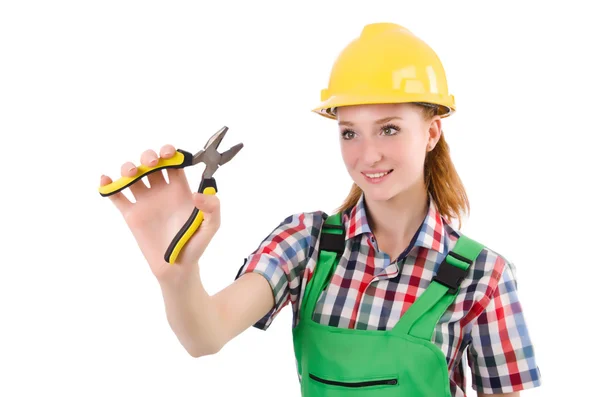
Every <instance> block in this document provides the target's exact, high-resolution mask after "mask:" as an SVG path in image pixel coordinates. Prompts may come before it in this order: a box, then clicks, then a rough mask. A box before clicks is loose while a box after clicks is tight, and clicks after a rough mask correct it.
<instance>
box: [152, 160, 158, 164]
mask: <svg viewBox="0 0 600 397" xmlns="http://www.w3.org/2000/svg"><path fill="white" fill-rule="evenodd" d="M157 163H158V159H154V160H152V161H151V162H150V165H156V164H157Z"/></svg>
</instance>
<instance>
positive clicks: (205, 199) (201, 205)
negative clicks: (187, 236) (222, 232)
mask: <svg viewBox="0 0 600 397" xmlns="http://www.w3.org/2000/svg"><path fill="white" fill-rule="evenodd" d="M192 197H193V200H194V206H195V207H196V208H198V209H199V210H200V211H202V212H203V214H204V221H203V223H204V222H206V223H207V224H208V225H210V226H211V228H212V227H214V228H218V227H219V224H220V222H221V208H220V207H221V205H220V201H219V198H218V197H217V196H216V195H214V194H203V193H198V192H194V194H193V195H192Z"/></svg>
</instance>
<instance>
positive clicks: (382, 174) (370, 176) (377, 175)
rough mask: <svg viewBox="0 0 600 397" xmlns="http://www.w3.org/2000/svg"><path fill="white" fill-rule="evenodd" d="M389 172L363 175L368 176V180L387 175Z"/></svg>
mask: <svg viewBox="0 0 600 397" xmlns="http://www.w3.org/2000/svg"><path fill="white" fill-rule="evenodd" d="M389 173H390V172H389V171H388V172H379V173H377V174H365V175H366V176H368V177H369V178H381V177H382V176H384V175H387V174H389Z"/></svg>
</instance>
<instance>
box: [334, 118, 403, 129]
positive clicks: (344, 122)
mask: <svg viewBox="0 0 600 397" xmlns="http://www.w3.org/2000/svg"><path fill="white" fill-rule="evenodd" d="M394 119H398V120H402V117H398V116H391V117H384V118H382V119H379V120H376V121H375V123H377V124H383V123H388V122H390V121H392V120H394ZM338 124H339V125H347V126H349V127H351V126H353V125H354V123H352V122H351V121H340V122H339V123H338Z"/></svg>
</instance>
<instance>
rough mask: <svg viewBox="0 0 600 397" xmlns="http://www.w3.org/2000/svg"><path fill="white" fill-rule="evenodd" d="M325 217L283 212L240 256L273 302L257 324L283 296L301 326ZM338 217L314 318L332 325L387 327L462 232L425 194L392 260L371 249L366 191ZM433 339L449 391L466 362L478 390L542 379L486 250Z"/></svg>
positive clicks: (498, 267)
mask: <svg viewBox="0 0 600 397" xmlns="http://www.w3.org/2000/svg"><path fill="white" fill-rule="evenodd" d="M326 217H327V214H325V213H324V212H321V211H315V212H305V213H300V214H294V215H292V216H289V217H288V218H286V219H285V220H284V221H283V222H282V223H281V224H280V225H279V226H278V227H277V228H275V230H273V232H272V233H271V234H270V235H269V236H268V237H267V238H266V239H264V240H263V242H262V243H261V244H260V246H259V247H258V248H257V250H256V251H255V252H253V253H252V254H251V255H250V256H249V257H248V258H246V260H245V261H244V264H243V266H242V267H241V268H240V270H239V272H238V274H237V276H236V278H238V277H240V276H241V275H242V274H244V273H246V272H255V273H259V274H262V275H263V276H264V277H265V278H266V279H267V280H268V281H269V283H270V285H271V288H272V289H273V294H274V297H275V302H276V303H275V306H274V307H273V308H272V310H271V311H270V312H269V313H267V314H266V315H265V316H264V317H263V318H262V319H261V320H260V321H258V322H257V323H256V324H254V327H256V328H258V329H263V330H265V329H267V328H268V327H269V325H270V324H271V322H272V321H273V319H274V318H275V317H276V316H277V314H278V313H279V312H280V311H281V310H282V309H283V308H284V307H285V306H286V305H287V304H288V303H291V306H292V309H293V318H294V321H293V322H294V324H293V325H294V326H295V325H296V324H297V323H298V320H299V318H298V313H299V308H300V305H301V302H302V291H304V287H305V286H306V283H307V282H308V281H309V280H310V278H311V276H312V274H313V270H314V268H315V265H316V263H317V259H318V251H317V250H316V249H315V244H316V243H318V238H319V233H320V227H321V225H322V223H323V221H324V219H325V218H326ZM342 219H343V222H344V226H345V229H346V251H345V253H344V255H343V257H342V258H341V259H340V263H339V265H338V266H337V268H336V271H335V275H334V276H333V277H332V279H331V283H330V285H329V286H328V287H327V288H326V289H325V291H324V294H323V295H322V296H321V298H320V299H319V301H318V302H317V304H316V307H315V312H314V314H313V318H314V320H315V321H317V322H320V323H322V324H326V325H330V326H336V327H345V328H355V329H378V330H385V329H391V328H393V327H394V325H396V323H397V322H398V319H399V318H400V316H402V315H403V314H404V312H406V310H407V309H408V308H409V307H410V305H411V303H412V302H414V301H415V300H416V299H417V298H418V297H419V296H420V295H421V294H422V293H423V291H425V289H426V288H427V286H428V285H429V283H430V281H431V279H432V277H433V275H434V274H435V272H436V270H437V267H438V266H439V264H440V263H441V261H442V260H443V259H444V257H445V256H446V254H447V253H448V251H449V250H450V249H451V248H452V247H453V246H454V243H455V242H456V239H457V238H458V236H459V232H458V231H457V230H455V229H454V228H453V227H452V226H451V225H450V224H449V223H448V222H447V221H446V220H445V219H444V218H443V217H442V216H441V215H440V213H439V212H438V210H437V208H436V206H435V204H434V202H433V200H431V198H430V205H429V211H428V214H427V216H426V217H425V219H424V221H423V223H422V225H421V227H420V229H419V230H418V231H417V232H416V234H415V236H414V237H413V240H412V242H411V243H410V245H409V247H408V248H407V249H406V251H405V252H404V253H403V254H401V255H400V257H399V258H397V259H396V260H393V259H392V258H390V257H389V256H388V255H387V254H386V253H384V252H382V251H379V249H378V247H377V241H376V240H375V238H374V235H373V234H372V232H371V230H370V228H369V225H368V222H367V216H366V212H365V203H364V197H361V198H360V200H359V202H358V204H357V205H356V206H355V207H354V208H352V209H351V210H349V211H348V212H347V213H345V214H343V217H342ZM348 240H349V241H348ZM432 342H433V343H434V344H435V345H437V346H438V347H439V348H440V349H441V350H442V352H443V353H444V354H445V356H446V360H447V364H448V377H449V382H450V391H451V393H452V395H453V396H454V397H464V396H465V395H466V393H465V388H466V383H465V374H464V366H465V365H469V366H470V368H471V371H472V374H473V378H472V387H473V388H474V389H475V390H477V391H478V392H481V393H486V394H493V393H509V392H514V391H519V390H523V389H527V388H532V387H536V386H539V385H540V384H541V379H540V371H539V369H538V367H537V363H536V358H535V355H534V349H533V346H532V343H531V340H530V338H529V333H528V330H527V326H526V323H525V318H524V316H523V312H522V310H521V305H520V303H519V298H518V295H517V282H516V278H515V268H514V266H513V265H512V263H510V262H509V261H507V260H506V259H505V258H504V257H502V256H501V255H499V254H498V253H496V252H493V251H492V250H490V249H488V248H485V249H484V250H483V252H482V253H481V254H480V256H479V257H478V259H477V260H476V262H475V263H474V264H473V266H472V268H471V270H470V272H469V275H468V276H467V278H466V279H465V280H464V281H463V283H462V284H461V291H460V292H459V294H458V296H457V298H456V301H455V303H454V304H452V305H451V306H450V307H449V308H448V310H447V311H446V312H445V314H444V315H443V316H442V318H441V319H440V321H439V323H438V325H437V326H436V328H435V330H434V334H433V336H432ZM465 351H466V354H464V353H465ZM399 359H400V358H399Z"/></svg>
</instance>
